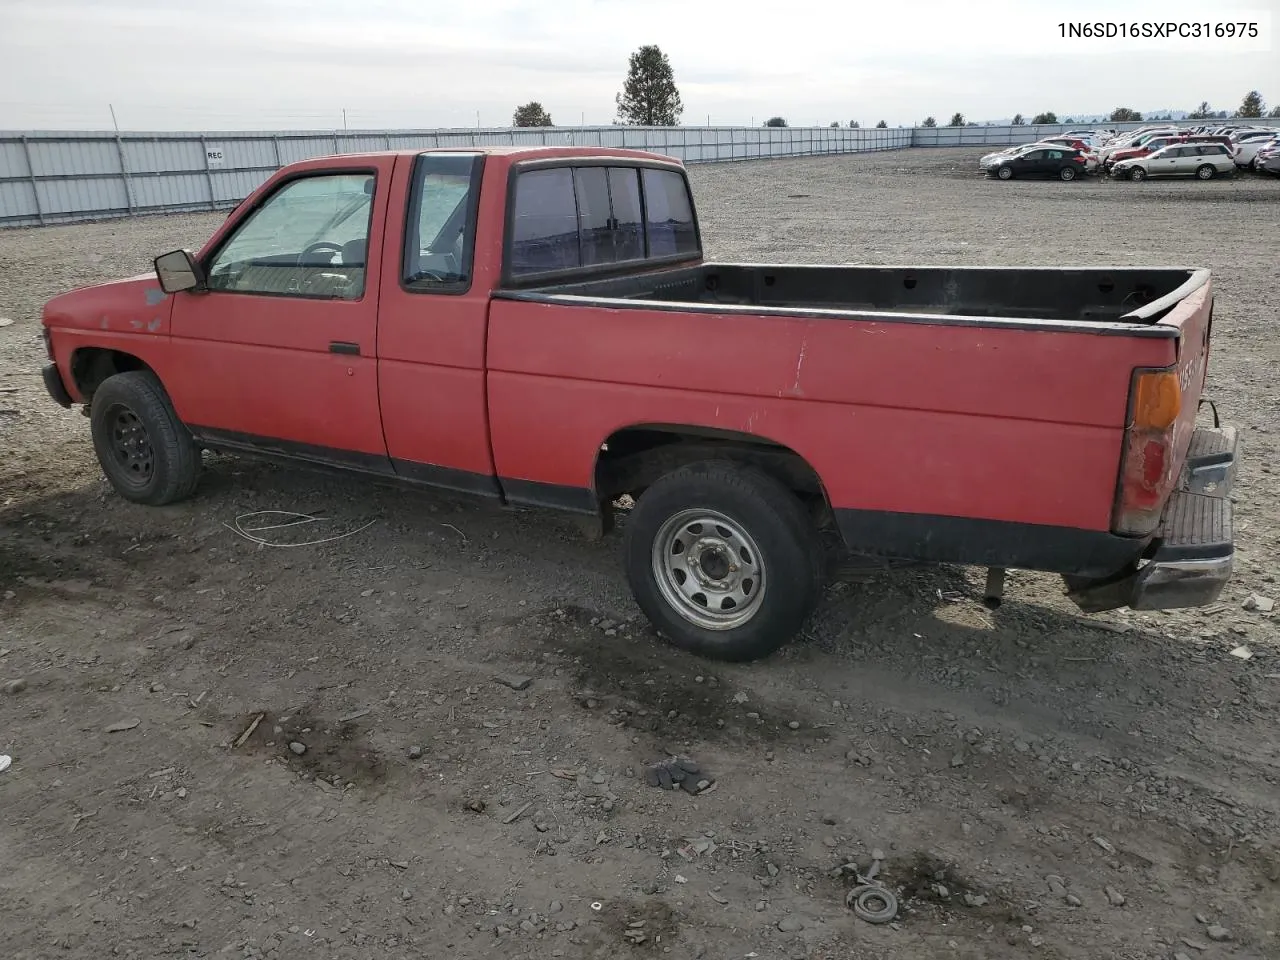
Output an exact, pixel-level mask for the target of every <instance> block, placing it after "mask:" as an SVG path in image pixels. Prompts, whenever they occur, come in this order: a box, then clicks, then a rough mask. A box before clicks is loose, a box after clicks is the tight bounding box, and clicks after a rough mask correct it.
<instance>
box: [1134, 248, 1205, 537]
mask: <svg viewBox="0 0 1280 960" xmlns="http://www.w3.org/2000/svg"><path fill="white" fill-rule="evenodd" d="M1120 319H1121V320H1122V321H1126V322H1131V323H1148V324H1150V323H1159V324H1161V325H1163V326H1171V327H1173V328H1174V329H1176V330H1177V333H1178V335H1177V337H1176V338H1175V340H1174V341H1173V343H1174V357H1173V362H1172V363H1170V364H1169V365H1167V366H1163V367H1139V368H1136V369H1135V370H1134V371H1133V377H1132V379H1131V381H1130V388H1129V407H1128V412H1127V416H1126V418H1125V439H1124V447H1123V455H1122V460H1121V466H1120V476H1119V480H1118V483H1117V488H1116V498H1115V507H1114V511H1113V515H1112V532H1114V533H1117V534H1120V535H1122V536H1132V537H1145V536H1150V535H1151V534H1152V533H1154V532H1155V530H1156V528H1157V527H1158V526H1159V523H1160V518H1161V515H1162V514H1163V512H1164V505H1165V502H1166V500H1168V498H1169V495H1170V494H1171V493H1172V492H1173V490H1174V488H1175V487H1176V486H1177V483H1178V477H1179V474H1180V472H1181V470H1182V465H1183V462H1184V461H1185V459H1186V455H1187V448H1188V447H1189V446H1190V444H1191V434H1192V433H1193V431H1194V430H1195V422H1196V414H1197V411H1198V409H1199V405H1200V398H1201V395H1202V392H1203V389H1204V384H1205V380H1206V378H1207V377H1208V359H1209V334H1210V330H1211V328H1212V325H1213V289H1212V284H1211V282H1210V278H1209V271H1208V270H1194V271H1190V275H1189V277H1188V279H1187V281H1186V282H1185V283H1184V284H1182V286H1180V287H1178V288H1177V289H1176V290H1174V291H1172V292H1171V293H1169V294H1168V295H1166V296H1164V297H1161V298H1159V299H1157V300H1153V301H1152V302H1150V303H1148V304H1145V305H1144V306H1142V307H1140V308H1138V309H1136V310H1133V311H1131V312H1130V313H1128V314H1126V315H1125V316H1123V317H1121V318H1120Z"/></svg>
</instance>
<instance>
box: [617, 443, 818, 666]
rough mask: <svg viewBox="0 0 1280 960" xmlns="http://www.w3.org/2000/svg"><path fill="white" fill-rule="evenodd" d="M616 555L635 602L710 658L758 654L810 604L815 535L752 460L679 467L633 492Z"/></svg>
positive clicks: (795, 626)
mask: <svg viewBox="0 0 1280 960" xmlns="http://www.w3.org/2000/svg"><path fill="white" fill-rule="evenodd" d="M624 563H625V566H626V573H627V579H628V581H629V583H630V585H631V592H632V594H633V596H634V597H635V599H636V603H637V604H639V606H640V609H641V610H643V611H644V613H645V615H646V616H647V617H648V618H649V620H650V621H651V622H652V623H653V625H654V626H655V627H656V628H657V629H658V631H659V632H660V633H661V634H663V635H664V636H665V637H667V639H669V640H670V641H671V643H672V644H674V645H675V646H677V647H679V648H681V649H682V650H687V651H689V652H690V653H694V654H697V655H699V656H703V657H708V658H710V659H714V660H725V661H747V660H757V659H760V658H762V657H766V656H768V655H769V654H771V653H773V652H774V651H776V650H777V649H778V648H780V647H782V646H783V645H784V644H786V643H787V641H789V640H790V639H791V638H792V637H793V636H794V635H795V634H796V633H798V632H799V630H800V628H801V627H802V626H803V625H804V621H805V619H806V618H807V617H808V616H809V614H810V613H811V612H812V611H813V608H814V607H815V606H816V605H817V602H818V597H819V593H820V591H821V588H822V583H823V578H824V563H823V553H822V546H821V541H820V540H819V537H818V532H817V528H816V526H815V524H814V523H813V521H812V520H811V519H810V517H809V516H808V514H807V513H806V512H805V509H804V507H803V505H802V504H801V503H800V501H799V499H798V498H797V497H796V496H795V495H794V494H793V493H792V492H791V491H790V490H788V489H787V488H786V487H785V486H783V485H782V484H781V483H779V482H778V481H777V480H775V479H774V478H773V477H771V476H769V475H768V474H766V473H764V472H762V471H760V470H757V469H756V468H754V467H746V466H741V465H739V464H736V463H732V462H728V461H703V462H699V463H693V464H689V465H687V466H684V467H680V468H679V469H677V470H674V471H672V472H671V473H668V474H667V475H666V476H664V477H662V478H661V479H659V480H658V481H657V482H656V483H654V484H653V485H652V486H651V487H649V489H648V490H646V491H645V492H644V494H643V495H642V496H641V497H640V500H639V502H637V504H636V506H635V508H634V509H633V510H632V511H631V517H630V518H629V519H628V521H627V528H626V536H625V543H624Z"/></svg>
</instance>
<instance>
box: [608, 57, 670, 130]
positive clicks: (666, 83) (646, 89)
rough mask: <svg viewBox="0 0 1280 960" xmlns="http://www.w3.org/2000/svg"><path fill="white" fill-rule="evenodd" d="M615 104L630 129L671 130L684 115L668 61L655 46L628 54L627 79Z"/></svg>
mask: <svg viewBox="0 0 1280 960" xmlns="http://www.w3.org/2000/svg"><path fill="white" fill-rule="evenodd" d="M616 100H617V104H618V116H619V118H620V119H621V121H622V122H623V123H627V124H631V125H633V126H641V127H674V126H676V125H677V124H678V123H679V122H680V114H682V113H683V112H684V104H683V103H682V102H681V101H680V91H679V90H678V89H676V81H675V75H674V74H673V73H672V72H671V61H670V60H668V59H667V55H666V54H665V53H663V52H662V50H661V49H660V48H659V47H658V46H657V45H655V44H647V45H646V46H643V47H641V48H640V49H639V50H637V51H636V52H635V53H633V54H631V60H630V68H629V69H628V71H627V79H626V81H625V82H624V83H623V85H622V92H621V93H619V94H618V96H617V98H616Z"/></svg>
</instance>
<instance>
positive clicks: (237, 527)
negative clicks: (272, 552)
mask: <svg viewBox="0 0 1280 960" xmlns="http://www.w3.org/2000/svg"><path fill="white" fill-rule="evenodd" d="M267 516H272V517H291V518H292V519H291V520H288V521H286V522H284V523H268V524H265V525H262V526H255V527H246V526H245V525H244V524H245V522H246V521H248V520H250V519H252V518H253V517H267ZM329 519H331V518H330V517H315V516H312V515H311V514H308V513H295V512H294V511H292V510H257V511H255V512H253V513H242V514H240V516H238V517H236V518H235V521H234V522H233V523H223V524H222V525H223V526H224V527H226V528H227V529H228V530H230V531H231V532H232V533H234V534H235V535H236V536H238V537H243V538H244V539H245V540H248V541H249V542H250V543H256V544H257V545H258V546H260V547H315V546H319V545H320V544H322V543H333V542H334V541H335V540H343V539H345V538H347V537H351V536H355V535H356V534H357V533H359V532H360V531H361V530H366V529H368V528H369V527H371V526H373V525H374V524H375V523H377V521H376V520H370V521H369V522H368V523H366V524H364V525H363V526H360V527H356V529H354V530H348V531H347V532H346V533H338V534H335V535H333V536H331V537H321V538H319V539H317V540H303V541H301V542H298V543H287V542H274V541H271V540H268V539H266V538H265V537H262V536H259V534H261V533H264V532H266V531H268V530H283V529H285V528H287V527H297V526H301V525H302V524H307V523H322V522H324V521H325V520H329Z"/></svg>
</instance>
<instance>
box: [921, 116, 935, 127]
mask: <svg viewBox="0 0 1280 960" xmlns="http://www.w3.org/2000/svg"><path fill="white" fill-rule="evenodd" d="M937 125H938V121H937V120H935V119H933V117H925V118H924V123H922V124H920V126H922V127H936V126H937Z"/></svg>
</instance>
